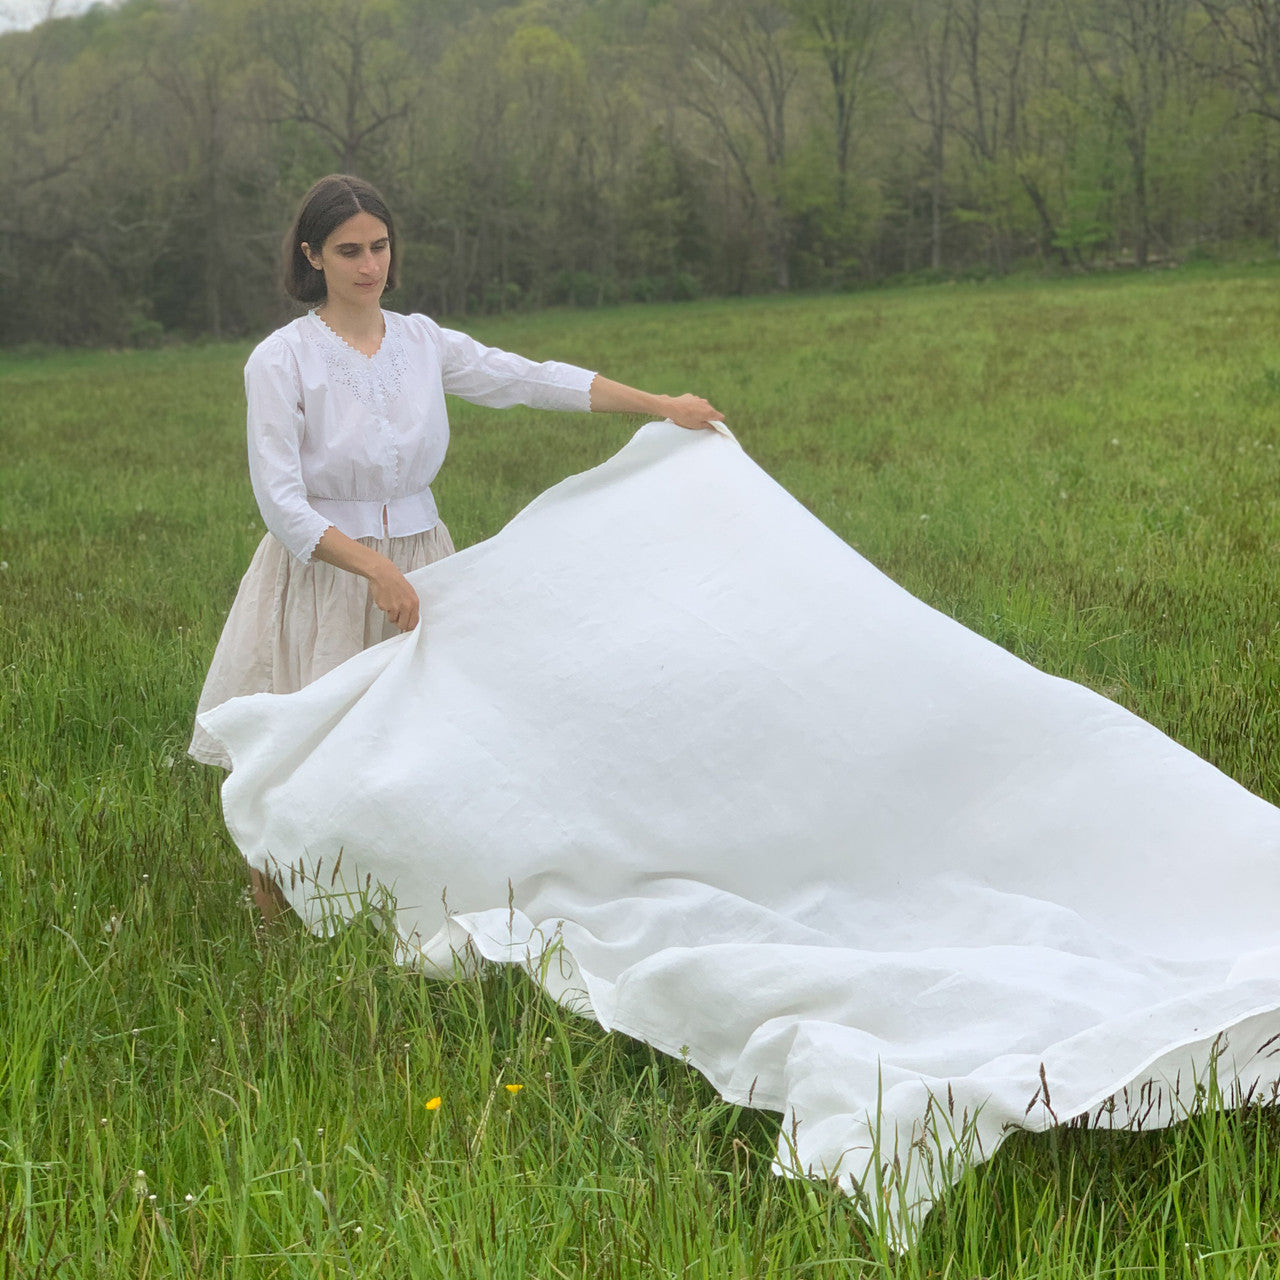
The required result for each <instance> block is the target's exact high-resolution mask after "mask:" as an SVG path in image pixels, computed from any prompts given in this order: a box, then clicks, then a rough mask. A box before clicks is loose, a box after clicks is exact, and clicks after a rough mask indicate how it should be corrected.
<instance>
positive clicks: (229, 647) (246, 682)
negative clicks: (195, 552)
mask: <svg viewBox="0 0 1280 1280" xmlns="http://www.w3.org/2000/svg"><path fill="white" fill-rule="evenodd" d="M359 541H360V542H362V543H364V545H365V546H367V547H372V548H373V549H374V550H375V551H378V552H380V553H381V554H382V555H384V556H386V557H387V559H389V560H390V561H391V562H392V564H394V565H395V566H396V568H397V569H399V570H400V571H401V572H402V573H409V572H410V571H411V570H413V569H420V568H422V566H423V565H425V564H431V563H432V561H434V560H439V559H441V558H442V557H444V556H447V555H449V554H450V553H451V552H452V551H453V541H452V539H451V538H450V537H449V530H448V529H446V528H445V527H444V525H443V524H442V523H441V524H437V525H435V526H434V527H433V528H430V529H428V530H426V531H425V532H424V533H415V534H411V535H410V536H409V537H407V538H360V539H359ZM395 635H399V629H398V628H397V627H396V626H395V625H394V624H393V623H390V622H388V621H387V618H386V615H385V614H384V613H383V612H382V610H381V609H379V608H378V606H377V605H375V604H374V603H373V593H372V591H371V590H370V588H369V583H368V581H367V580H366V579H364V578H362V577H360V576H359V575H358V574H355V573H350V572H348V571H347V570H346V569H339V568H337V567H336V566H334V565H331V564H325V563H324V562H323V561H322V560H311V561H309V562H308V563H306V564H303V563H302V562H301V561H299V560H297V559H295V558H294V557H293V556H292V555H290V554H289V552H288V551H286V550H285V548H284V545H283V544H282V543H281V542H279V541H278V540H277V539H276V538H274V537H273V536H272V535H271V534H267V535H266V537H264V538H263V539H262V541H261V542H260V543H259V544H258V549H257V550H256V551H255V552H254V553H253V559H252V561H250V563H249V569H248V572H246V573H245V575H244V578H243V579H241V582H240V589H239V590H238V591H237V592H236V598H235V603H234V604H233V605H232V606H231V612H230V613H229V614H228V615H227V621H226V625H225V626H224V627H223V628H222V636H221V637H220V638H219V640H218V647H217V648H216V649H215V650H214V653H213V662H212V663H211V664H210V666H209V674H208V676H207V677H206V678H205V682H204V690H203V691H202V692H201V694H200V702H199V704H198V706H197V707H196V714H197V715H199V714H200V713H201V712H203V711H208V710H209V709H210V708H211V707H217V706H221V704H222V703H224V702H226V701H227V699H228V698H238V697H240V696H241V695H242V694H247V693H293V692H294V691H295V690H297V689H301V688H302V687H303V685H307V684H310V683H311V682H312V681H313V680H316V679H318V678H319V677H320V676H322V675H324V674H325V672H327V671H332V670H333V669H334V667H336V666H339V665H340V664H341V663H343V662H345V661H346V660H347V659H348V658H350V657H353V656H354V655H355V654H357V653H359V652H360V651H361V650H362V649H367V648H369V646H370V645H375V644H378V643H380V642H381V641H383V640H389V639H390V638H391V637H392V636H395ZM187 751H188V752H189V753H190V754H191V755H192V756H194V757H195V758H196V759H197V760H199V761H201V762H203V763H204V764H214V765H220V766H221V767H222V768H224V769H230V768H231V761H230V759H229V758H228V756H227V753H226V752H225V751H224V750H223V749H222V747H221V745H220V744H219V743H218V742H217V741H215V740H214V739H213V738H212V737H210V736H209V734H207V733H205V731H204V730H203V729H202V728H201V727H200V726H199V725H198V724H197V725H196V727H195V733H194V734H193V735H192V738H191V745H190V746H189V747H188V748H187Z"/></svg>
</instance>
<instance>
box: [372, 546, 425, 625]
mask: <svg viewBox="0 0 1280 1280" xmlns="http://www.w3.org/2000/svg"><path fill="white" fill-rule="evenodd" d="M369 585H370V587H371V588H372V591H373V603H374V604H376V605H377V606H378V608H379V609H381V610H382V612H383V613H385V614H386V615H387V621H389V622H391V623H393V624H394V625H395V626H397V627H399V628H400V630H401V631H412V630H413V629H414V627H416V626H417V625H418V593H417V592H416V591H415V590H414V589H413V588H412V587H411V586H410V585H409V580H408V579H407V578H406V577H405V576H404V574H403V573H401V572H400V570H399V569H397V568H396V567H395V565H393V564H392V563H391V561H390V560H384V561H383V562H382V564H380V565H378V566H377V568H375V569H374V570H373V572H372V573H370V575H369Z"/></svg>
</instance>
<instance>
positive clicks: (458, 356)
mask: <svg viewBox="0 0 1280 1280" xmlns="http://www.w3.org/2000/svg"><path fill="white" fill-rule="evenodd" d="M431 328H432V329H433V330H434V334H433V336H434V337H435V339H436V344H437V347H438V348H439V351H440V373H441V377H442V379H443V382H444V389H445V391H447V392H448V393H449V394H450V395H453V396H461V397H462V399H463V400H470V401H471V402H472V403H473V404H482V405H486V406H488V407H489V408H491V409H509V408H510V407H511V406H512V405H516V404H525V405H528V406H529V407H530V408H531V409H565V410H570V411H573V412H578V413H587V412H589V411H590V409H591V383H592V380H593V379H594V378H595V376H596V375H595V373H594V372H593V371H592V370H589V369H580V368H579V367H578V366H577V365H573V364H562V363H561V362H560V361H559V360H544V361H543V362H542V363H540V364H539V363H537V362H535V361H533V360H526V359H525V358H524V356H518V355H516V354H514V353H513V352H511V351H502V350H500V349H499V348H498V347H486V346H485V345H484V344H483V343H481V342H477V341H476V340H475V339H474V338H471V337H468V336H467V335H466V334H465V333H459V332H458V331H457V330H456V329H442V328H440V326H439V325H436V324H435V323H434V322H431Z"/></svg>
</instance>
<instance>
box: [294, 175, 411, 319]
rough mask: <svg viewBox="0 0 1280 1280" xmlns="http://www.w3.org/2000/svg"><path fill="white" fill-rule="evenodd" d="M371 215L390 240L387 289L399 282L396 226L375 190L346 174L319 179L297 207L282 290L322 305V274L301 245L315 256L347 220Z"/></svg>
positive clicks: (324, 295) (323, 284)
mask: <svg viewBox="0 0 1280 1280" xmlns="http://www.w3.org/2000/svg"><path fill="white" fill-rule="evenodd" d="M357 213H371V214H373V216H374V217H375V218H380V219H381V220H382V221H383V222H385V223H386V225H387V237H388V239H389V240H390V241H391V263H390V265H389V266H388V268H387V288H388V289H394V288H395V287H396V284H397V283H398V280H399V265H400V258H399V254H398V253H397V252H396V224H395V223H394V222H393V221H392V219H391V210H390V209H388V208H387V202H386V201H385V200H384V199H383V198H382V196H381V194H380V193H379V192H378V189H377V188H376V187H374V186H373V185H372V184H371V183H368V182H366V181H365V180H364V179H363V178H354V177H352V176H351V175H350V174H347V173H330V174H328V175H326V176H325V177H323V178H321V179H320V181H319V182H317V183H316V184H315V185H314V186H313V187H312V188H311V190H310V191H308V192H307V194H306V195H305V196H303V197H302V203H301V204H300V205H299V206H298V215H297V217H296V218H294V220H293V226H291V227H290V228H289V233H288V234H287V235H286V236H285V238H284V245H283V249H284V291H285V293H287V294H288V295H289V296H290V297H291V298H296V299H297V300H298V301H299V302H321V301H323V300H324V298H325V297H326V296H327V290H326V288H325V283H324V272H323V271H317V270H316V269H315V267H313V266H312V265H311V263H309V262H308V261H307V255H306V254H305V253H303V252H302V246H303V244H308V245H310V246H311V249H312V252H314V253H318V252H319V251H320V250H321V249H322V248H323V247H324V243H325V241H326V240H328V238H329V237H330V236H331V235H332V234H333V233H334V231H335V230H337V228H338V227H340V226H341V225H342V224H343V223H344V222H346V220H347V219H348V218H352V217H354V216H355V215H356V214H357Z"/></svg>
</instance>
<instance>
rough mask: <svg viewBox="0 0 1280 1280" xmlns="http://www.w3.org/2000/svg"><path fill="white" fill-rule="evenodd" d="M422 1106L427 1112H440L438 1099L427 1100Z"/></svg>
mask: <svg viewBox="0 0 1280 1280" xmlns="http://www.w3.org/2000/svg"><path fill="white" fill-rule="evenodd" d="M423 1106H425V1107H426V1109H427V1110H428V1111H439V1110H440V1099H439V1098H428V1099H427V1100H426V1102H425V1103H423Z"/></svg>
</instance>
